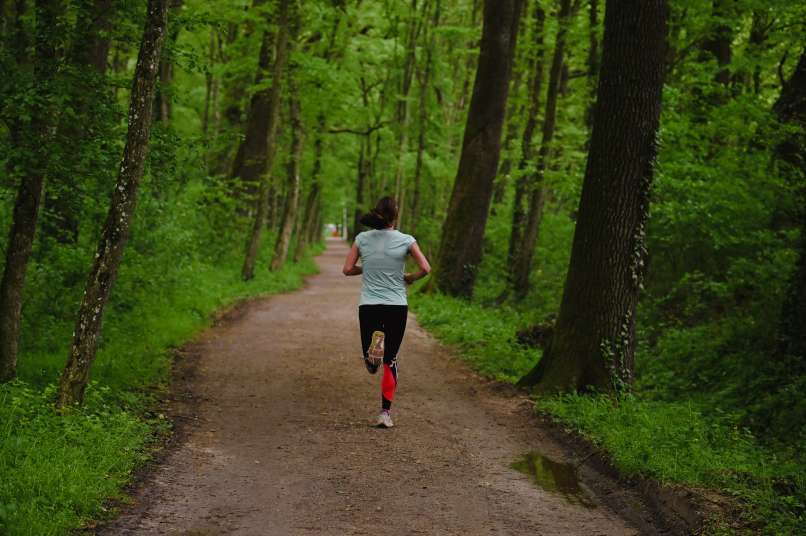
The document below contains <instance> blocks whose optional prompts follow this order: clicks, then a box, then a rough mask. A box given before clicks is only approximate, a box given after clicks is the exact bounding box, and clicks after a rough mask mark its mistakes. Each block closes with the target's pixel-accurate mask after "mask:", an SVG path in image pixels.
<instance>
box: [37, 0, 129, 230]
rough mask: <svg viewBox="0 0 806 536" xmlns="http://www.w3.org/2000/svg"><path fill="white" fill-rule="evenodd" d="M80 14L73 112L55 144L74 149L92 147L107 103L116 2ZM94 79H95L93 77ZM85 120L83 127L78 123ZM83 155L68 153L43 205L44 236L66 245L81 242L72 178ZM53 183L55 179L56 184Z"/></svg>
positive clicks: (70, 95)
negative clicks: (108, 68)
mask: <svg viewBox="0 0 806 536" xmlns="http://www.w3.org/2000/svg"><path fill="white" fill-rule="evenodd" d="M78 7H79V12H78V15H77V18H76V23H75V26H74V35H75V37H74V39H73V42H72V44H71V47H70V51H69V54H68V56H67V59H68V62H69V63H70V65H71V66H72V67H73V68H74V71H73V73H74V74H72V75H71V76H72V77H71V78H70V80H69V86H68V88H67V93H66V95H67V99H69V100H67V103H68V105H69V107H70V108H72V109H73V110H74V112H73V113H72V114H71V115H68V116H67V117H61V118H60V119H61V120H60V122H59V125H58V127H57V134H56V139H57V140H59V142H61V143H65V140H68V141H67V143H71V144H73V145H74V146H75V147H79V148H80V147H82V145H84V144H87V143H91V138H92V131H93V130H97V128H98V123H97V122H96V121H97V119H96V118H97V115H98V112H97V110H98V109H99V108H100V107H102V106H103V103H104V102H105V101H106V102H108V100H109V92H108V85H107V84H106V80H105V74H106V69H107V63H108V61H107V60H108V55H109V46H110V42H111V36H110V32H111V30H112V19H113V16H114V6H113V3H112V0H94V1H89V0H84V1H82V2H79V6H78ZM93 75H95V76H93ZM76 117H81V118H84V119H85V121H84V122H80V121H76ZM82 153H83V152H82V151H81V150H78V151H74V152H70V153H68V154H66V155H64V157H63V158H62V161H61V162H60V167H61V168H63V169H65V170H66V171H64V172H63V173H61V174H60V175H61V176H58V177H48V179H47V182H48V183H49V184H51V187H49V188H48V192H47V194H46V195H45V200H44V206H45V208H44V213H45V215H46V217H44V218H43V221H42V235H43V236H47V237H53V238H55V239H56V240H58V241H59V242H62V243H72V244H75V243H77V242H78V232H79V219H80V215H81V206H80V205H81V200H82V197H81V196H82V194H81V191H80V188H79V185H78V183H77V182H76V181H74V180H71V179H72V177H71V175H78V176H80V175H82V174H84V173H83V172H84V169H83V168H82V165H81V160H82V156H83V154H82ZM53 179H56V180H55V181H54V180H53Z"/></svg>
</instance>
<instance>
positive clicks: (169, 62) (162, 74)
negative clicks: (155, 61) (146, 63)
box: [154, 0, 183, 123]
mask: <svg viewBox="0 0 806 536" xmlns="http://www.w3.org/2000/svg"><path fill="white" fill-rule="evenodd" d="M182 1H183V0H171V7H170V9H171V18H173V17H174V15H175V14H176V12H177V11H179V10H180V9H181V8H182ZM178 38H179V25H178V24H174V25H173V26H172V27H171V30H170V34H169V35H168V37H167V40H168V43H169V44H170V45H175V44H176V40H177V39H178ZM167 49H168V54H162V59H161V60H160V68H159V83H158V84H157V90H156V94H155V96H154V98H155V99H156V101H155V103H154V110H155V114H154V119H156V120H157V121H162V122H163V123H168V122H169V121H170V120H171V116H172V115H173V89H172V87H171V86H172V85H173V81H174V62H173V50H172V49H173V46H169V47H167Z"/></svg>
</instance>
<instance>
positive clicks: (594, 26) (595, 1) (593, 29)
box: [585, 0, 599, 129]
mask: <svg viewBox="0 0 806 536" xmlns="http://www.w3.org/2000/svg"><path fill="white" fill-rule="evenodd" d="M589 7H590V10H589V11H588V61H587V63H588V85H589V86H590V92H591V97H590V103H589V104H588V107H587V108H586V110H585V124H586V125H587V126H588V129H591V128H593V106H594V104H595V102H596V81H597V80H598V79H599V0H590V6H589Z"/></svg>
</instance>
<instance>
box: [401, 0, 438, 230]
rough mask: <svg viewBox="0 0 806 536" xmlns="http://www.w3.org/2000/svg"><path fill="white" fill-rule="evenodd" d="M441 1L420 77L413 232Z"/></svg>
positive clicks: (415, 227)
mask: <svg viewBox="0 0 806 536" xmlns="http://www.w3.org/2000/svg"><path fill="white" fill-rule="evenodd" d="M441 7H442V6H441V2H440V0H436V1H435V5H434V13H433V15H432V18H431V27H430V28H427V31H430V32H431V33H430V34H429V36H428V43H427V45H426V50H425V64H424V65H423V69H422V72H421V73H420V76H419V77H418V82H419V85H420V94H419V102H418V107H419V110H418V112H419V113H418V125H417V127H418V131H417V160H416V163H415V164H414V193H413V195H412V199H411V225H409V230H410V231H411V234H414V233H415V232H416V231H417V223H418V219H419V217H420V195H421V188H422V177H423V156H424V154H425V143H426V132H427V130H428V119H429V113H428V91H429V89H430V87H429V86H430V84H431V75H432V71H433V66H434V50H435V48H436V33H437V27H438V26H439V18H440V16H441Z"/></svg>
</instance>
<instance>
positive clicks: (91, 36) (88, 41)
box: [71, 0, 114, 75]
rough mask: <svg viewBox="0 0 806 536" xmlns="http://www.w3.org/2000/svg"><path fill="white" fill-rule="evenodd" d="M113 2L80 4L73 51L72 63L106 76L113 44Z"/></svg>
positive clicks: (110, 0)
mask: <svg viewBox="0 0 806 536" xmlns="http://www.w3.org/2000/svg"><path fill="white" fill-rule="evenodd" d="M113 14H114V5H113V2H112V0H93V1H92V2H90V1H89V0H83V1H82V2H79V12H78V18H77V20H76V32H75V33H76V39H75V41H74V43H73V46H72V49H71V63H73V64H74V65H88V66H91V67H92V68H93V69H94V70H95V72H97V73H98V74H99V75H105V74H106V68H107V64H108V58H109V45H110V44H111V42H112V39H111V35H110V32H111V31H112V16H113Z"/></svg>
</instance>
